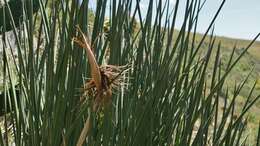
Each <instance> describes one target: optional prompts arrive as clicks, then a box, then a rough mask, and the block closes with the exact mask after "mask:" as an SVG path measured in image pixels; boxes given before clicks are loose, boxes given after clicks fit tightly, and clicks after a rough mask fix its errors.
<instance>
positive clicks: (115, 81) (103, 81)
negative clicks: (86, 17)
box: [73, 26, 128, 146]
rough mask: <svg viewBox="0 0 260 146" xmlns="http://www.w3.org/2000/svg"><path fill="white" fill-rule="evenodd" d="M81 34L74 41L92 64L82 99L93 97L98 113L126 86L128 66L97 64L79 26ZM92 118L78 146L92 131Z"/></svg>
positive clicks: (78, 145) (79, 145)
mask: <svg viewBox="0 0 260 146" xmlns="http://www.w3.org/2000/svg"><path fill="white" fill-rule="evenodd" d="M77 31H78V32H79V36H78V37H74V38H73V41H74V42H75V43H77V44H78V45H79V46H80V47H82V48H84V49H85V50H86V55H87V58H88V62H89V64H90V70H91V72H90V73H91V78H90V79H88V80H87V81H86V83H85V84H84V85H83V93H82V96H81V98H84V97H85V96H90V97H92V98H93V99H94V100H93V107H92V111H94V112H97V110H98V109H99V107H100V106H101V105H109V104H110V103H111V101H112V99H111V97H112V94H113V91H115V89H119V88H121V87H122V86H124V81H125V77H124V74H125V73H126V72H127V71H128V66H127V65H125V66H115V65H102V66H99V65H98V64H97V61H96V58H95V55H94V53H93V52H92V49H91V45H89V43H88V38H87V37H86V35H85V34H84V33H83V32H82V30H81V29H80V28H79V27H78V26H77ZM90 125H91V124H90V116H89V117H88V119H87V120H86V122H85V124H84V128H83V129H82V131H81V134H80V137H79V139H78V142H77V146H81V145H82V144H83V143H84V140H85V138H86V136H87V134H88V132H89V130H90Z"/></svg>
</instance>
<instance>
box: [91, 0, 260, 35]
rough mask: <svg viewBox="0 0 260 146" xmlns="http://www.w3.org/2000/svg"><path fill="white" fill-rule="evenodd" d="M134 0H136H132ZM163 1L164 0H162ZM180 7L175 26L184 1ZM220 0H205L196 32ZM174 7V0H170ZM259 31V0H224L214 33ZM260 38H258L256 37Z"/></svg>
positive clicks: (144, 1) (144, 4)
mask: <svg viewBox="0 0 260 146" xmlns="http://www.w3.org/2000/svg"><path fill="white" fill-rule="evenodd" d="M133 1H136V0H133ZM140 1H141V7H142V9H143V10H144V11H145V10H146V9H147V5H148V3H149V0H140ZM162 1H165V0H162ZM180 1H181V7H180V11H179V17H178V20H177V21H178V22H177V28H180V26H181V23H182V19H181V18H182V17H181V16H183V13H182V12H183V11H182V10H183V9H184V3H185V1H186V0H180ZM221 2H222V0H207V1H206V4H205V6H204V8H203V10H202V11H201V14H200V18H199V20H200V21H199V25H198V32H200V33H203V32H205V31H206V29H207V27H208V25H209V22H210V20H211V19H212V18H213V16H214V14H215V12H216V11H217V9H218V7H219V5H220V3H221ZM170 4H171V6H172V7H174V4H175V0H170ZM90 6H91V7H92V8H93V7H95V0H90ZM259 32H260V0H226V3H225V5H224V7H223V9H222V11H221V13H220V15H219V16H218V19H217V21H216V23H215V34H216V35H219V36H227V37H233V38H242V39H253V38H254V36H256V35H257V34H258V33H259ZM258 40H260V39H258Z"/></svg>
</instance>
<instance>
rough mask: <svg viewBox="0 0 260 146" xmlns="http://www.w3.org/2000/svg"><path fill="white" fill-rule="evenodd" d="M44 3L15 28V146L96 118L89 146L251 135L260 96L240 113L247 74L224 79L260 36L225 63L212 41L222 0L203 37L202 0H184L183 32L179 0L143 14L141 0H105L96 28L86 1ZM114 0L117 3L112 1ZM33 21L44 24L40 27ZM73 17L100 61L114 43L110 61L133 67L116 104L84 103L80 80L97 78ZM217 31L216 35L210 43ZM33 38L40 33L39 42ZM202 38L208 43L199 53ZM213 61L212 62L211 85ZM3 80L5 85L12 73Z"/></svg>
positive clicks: (47, 141) (222, 141) (65, 133)
mask: <svg viewBox="0 0 260 146" xmlns="http://www.w3.org/2000/svg"><path fill="white" fill-rule="evenodd" d="M39 2H40V3H39V4H40V11H39V12H38V16H40V18H41V19H36V16H35V15H33V13H32V12H30V11H29V13H28V15H26V16H25V17H28V19H27V20H28V21H27V22H26V23H24V25H25V27H26V28H28V29H24V30H20V31H19V32H18V31H17V30H15V29H14V31H13V33H14V34H15V41H16V43H17V52H18V61H17V62H16V63H17V64H16V65H17V66H16V72H17V73H18V78H19V80H18V81H19V87H18V88H19V90H20V95H19V100H16V97H13V99H14V100H8V101H14V104H10V105H14V106H12V107H11V108H12V109H13V112H11V113H10V117H11V120H10V122H11V127H12V128H11V129H12V131H13V142H14V143H15V144H16V145H18V146H19V145H26V146H34V145H44V146H45V145H48V146H57V145H64V146H65V145H72V146H74V145H76V143H77V141H78V139H79V136H80V133H81V132H82V129H83V127H84V124H85V122H86V120H87V119H89V122H90V123H91V124H90V131H89V133H88V135H87V137H86V138H84V137H83V139H84V140H85V141H84V144H85V145H141V146H142V145H149V146H150V145H181V146H182V145H199V146H200V145H207V144H211V145H243V144H247V143H248V142H247V139H246V136H247V135H244V131H245V129H246V124H247V120H246V118H245V113H246V112H247V111H248V110H249V109H250V107H251V106H252V105H253V104H254V103H255V102H256V100H257V99H259V97H260V96H257V97H253V96H251V92H250V91H249V93H248V97H247V102H246V103H245V104H244V107H243V109H242V111H241V113H239V114H236V115H235V113H234V109H235V106H236V105H235V103H236V98H237V97H238V96H239V92H240V91H241V89H242V88H243V86H244V83H245V82H246V80H247V79H245V81H244V82H242V83H241V84H237V85H236V87H235V88H234V90H233V91H230V90H229V89H228V88H226V86H225V80H226V78H227V76H228V75H229V73H230V71H231V70H232V69H233V68H234V66H235V65H236V64H237V62H238V61H239V60H240V59H241V57H242V56H243V55H244V54H245V53H246V52H247V50H248V48H249V47H250V46H251V45H252V44H253V42H254V41H255V40H256V39H257V37H258V36H259V35H258V36H257V37H256V38H255V39H254V40H253V41H252V43H250V44H248V47H246V48H245V49H244V50H243V51H242V52H241V53H240V54H239V56H237V57H234V50H233V53H231V54H230V57H229V59H228V64H227V65H225V66H224V65H222V63H221V57H220V56H221V49H220V48H221V44H215V37H214V36H213V30H214V29H213V28H212V26H213V25H214V22H215V20H216V17H217V16H218V14H219V13H220V11H221V9H222V7H223V5H224V3H225V0H223V2H222V3H221V5H220V7H219V9H218V10H217V11H216V15H215V16H214V17H213V18H212V21H211V22H210V25H209V27H208V28H207V31H206V32H205V34H204V35H203V37H202V38H201V40H200V41H199V42H195V40H196V37H197V35H196V33H191V32H192V31H193V32H196V26H197V24H198V21H199V19H198V18H199V13H200V10H201V7H202V6H203V4H204V3H203V2H202V1H200V0H190V1H189V0H188V1H187V2H186V11H185V14H184V21H183V25H182V27H181V29H180V31H178V33H177V35H175V33H176V31H175V22H176V16H177V12H179V10H178V8H179V5H180V3H179V0H177V1H176V5H175V7H174V9H173V11H172V10H171V9H170V7H169V1H166V3H162V1H149V4H148V5H149V6H148V10H147V15H146V16H144V15H143V13H142V11H143V10H141V8H140V2H139V1H136V4H135V3H134V2H132V1H127V0H117V1H116V0H112V1H107V0H98V1H97V6H96V11H95V15H94V16H95V19H94V22H93V26H91V27H88V26H89V25H88V24H91V22H90V21H89V19H88V17H87V16H88V13H89V11H88V3H89V1H88V0H85V1H84V2H83V4H82V6H81V8H78V4H77V2H76V1H74V0H73V1H69V0H67V1H65V0H61V1H55V2H53V3H52V5H51V9H50V12H47V9H46V7H45V3H48V2H46V1H43V0H39ZM109 2H110V5H111V7H110V8H108V7H107V5H108V3H109ZM155 3H157V5H156V4H155ZM30 6H32V3H31V1H30V2H29V7H30ZM154 7H157V8H156V11H153V9H154ZM107 10H109V12H110V13H109V14H108V13H107V12H108V11H107ZM131 10H133V11H131ZM171 11H172V12H173V13H170V12H171ZM130 14H131V17H128V16H129V15H130ZM106 16H107V17H109V20H110V30H109V32H108V33H109V34H108V35H104V27H103V26H104V21H105V17H106ZM144 18H145V19H144ZM164 18H165V19H164ZM135 19H137V22H138V23H139V25H140V27H139V28H138V29H137V30H136V31H137V32H134V31H132V30H133V29H136V27H135V26H136V24H135V23H136V22H135V21H136V20H135ZM37 21H40V22H37ZM36 23H39V24H40V25H39V26H38V27H37V25H35V24H36ZM76 25H79V26H80V28H82V30H83V31H84V32H85V33H86V34H87V35H88V36H89V37H90V39H89V41H90V43H91V46H92V48H93V51H94V53H95V55H96V59H97V61H98V63H99V64H101V63H102V62H105V61H104V59H105V57H107V56H106V55H105V52H109V53H108V54H109V55H108V57H109V59H108V62H106V63H109V64H114V65H126V64H129V65H130V66H131V69H130V71H129V74H127V76H126V79H127V80H126V81H125V82H126V83H127V84H126V85H124V87H122V88H120V89H119V91H118V92H115V93H114V94H113V96H112V100H113V101H112V104H111V105H110V106H109V107H107V108H102V109H101V110H100V111H99V112H93V111H92V110H91V107H92V106H91V104H92V101H93V99H91V98H87V99H86V102H83V103H81V102H80V97H81V95H82V92H80V91H81V90H80V88H82V86H83V84H84V82H85V79H86V78H87V77H90V74H89V72H90V69H89V65H88V62H87V58H86V57H85V54H84V50H83V49H82V48H79V47H78V46H77V45H75V44H74V43H73V42H72V40H71V39H72V38H73V37H75V36H77V33H76V28H75V26H76ZM211 30H212V33H211V35H210V40H209V43H208V44H207V45H205V43H204V41H205V38H206V36H207V35H209V33H210V31H211ZM34 31H39V33H38V35H37V36H34V35H33V34H34ZM20 34H26V35H20ZM175 36H176V38H174V37H175ZM34 37H36V38H37V39H38V41H37V44H36V48H35V47H34V46H35V45H34V43H35V42H34V41H33V38H34ZM173 40H175V41H173ZM3 43H4V44H6V43H7V40H5V39H4V40H3ZM195 43H196V45H195ZM202 45H204V47H207V50H206V51H205V52H202V54H199V52H200V50H201V47H202ZM214 46H217V50H216V51H214V52H216V53H212V48H214ZM24 50H26V51H24ZM5 51H7V52H8V50H5ZM22 52H24V54H23V53H22ZM211 61H212V62H213V64H214V66H213V70H212V73H211V76H210V81H211V82H210V83H209V85H207V84H206V81H207V78H208V76H207V74H208V73H209V63H210V62H211ZM4 62H5V64H6V65H5V66H4V67H3V70H2V72H3V75H6V76H5V80H8V82H9V83H10V84H11V89H12V90H13V91H15V89H14V84H13V80H12V78H11V76H8V75H9V73H10V72H11V70H10V68H11V67H10V66H9V62H7V60H4ZM223 68H224V69H223ZM3 85H4V86H7V81H6V82H4V83H3ZM122 86H123V85H122ZM207 87H208V88H207ZM254 87H255V85H254V86H253V87H252V89H251V90H252V91H253V90H254ZM223 91H224V92H223ZM220 94H221V95H225V96H224V97H222V96H220ZM5 98H7V99H9V98H11V97H9V96H8V95H7V96H5ZM222 105H223V106H222ZM233 117H235V118H233ZM4 129H7V124H6V126H5V128H4ZM5 131H7V130H5ZM8 138H10V137H5V139H4V138H3V136H2V137H0V145H4V144H6V145H8V144H7V143H8Z"/></svg>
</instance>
